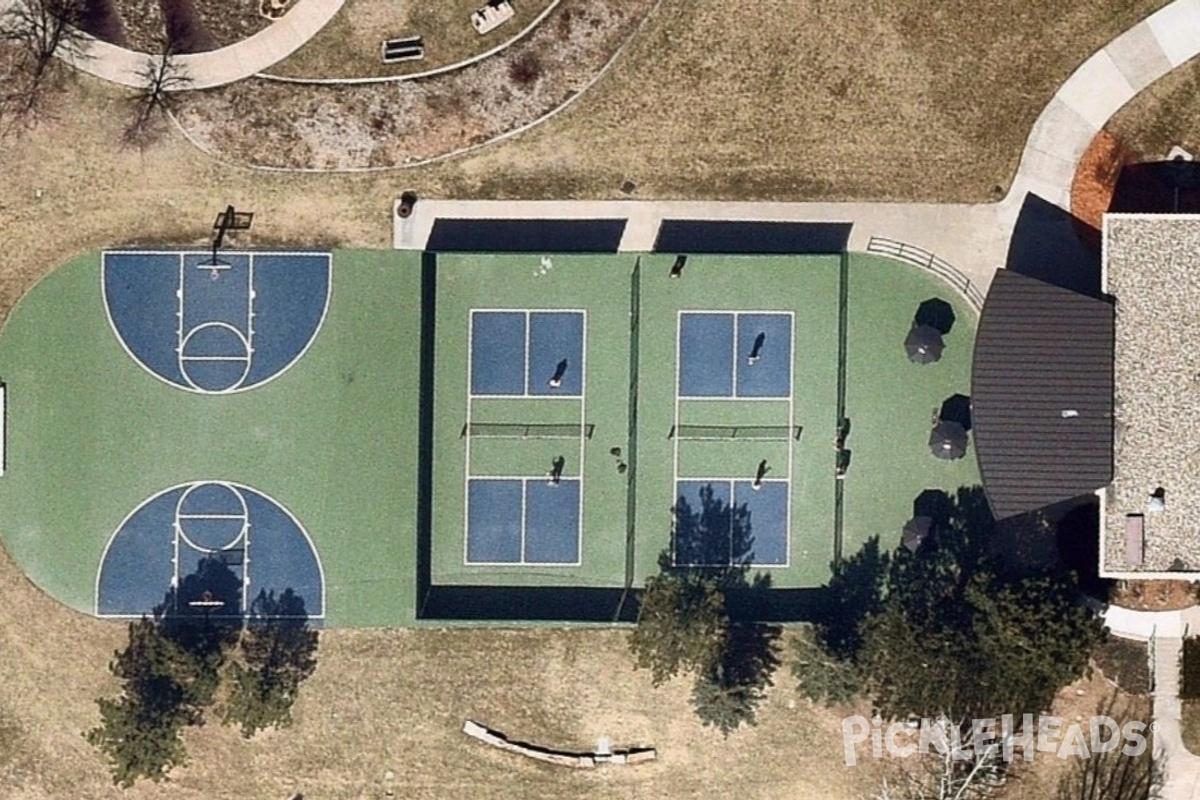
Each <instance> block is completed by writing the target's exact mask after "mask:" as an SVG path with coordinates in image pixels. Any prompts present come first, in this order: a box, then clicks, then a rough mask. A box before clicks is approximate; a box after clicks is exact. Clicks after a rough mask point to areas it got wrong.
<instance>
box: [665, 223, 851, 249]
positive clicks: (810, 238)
mask: <svg viewBox="0 0 1200 800" xmlns="http://www.w3.org/2000/svg"><path fill="white" fill-rule="evenodd" d="M852 227H853V223H851V222H720V221H712V220H663V223H662V226H661V227H659V229H658V238H657V239H656V240H655V242H654V250H655V252H658V253H712V254H716V255H726V254H728V255H732V254H737V253H749V254H777V255H828V254H831V253H842V252H845V250H846V244H847V242H849V240H850V229H851V228H852Z"/></svg>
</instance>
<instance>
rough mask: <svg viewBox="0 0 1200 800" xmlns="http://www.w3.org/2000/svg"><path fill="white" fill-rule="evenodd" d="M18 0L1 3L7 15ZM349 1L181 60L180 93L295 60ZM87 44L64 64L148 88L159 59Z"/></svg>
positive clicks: (306, 10)
mask: <svg viewBox="0 0 1200 800" xmlns="http://www.w3.org/2000/svg"><path fill="white" fill-rule="evenodd" d="M16 2H18V0H0V12H3V11H4V10H6V9H7V8H9V7H10V6H12V5H13V4H14V3H16ZM345 2H346V0H296V4H295V5H294V6H292V8H291V9H290V10H289V11H288V12H287V13H286V14H284V15H283V17H282V18H281V19H279V20H278V21H277V22H274V23H272V24H271V25H270V26H268V27H266V28H264V29H263V30H261V31H259V32H258V33H256V34H254V35H253V36H250V37H248V38H246V39H242V40H241V41H240V42H235V43H234V44H231V45H229V46H228V47H222V48H221V49H220V50H211V51H209V52H206V53H188V54H186V55H180V56H176V58H175V60H176V62H178V64H179V65H180V67H181V69H182V72H183V74H184V75H186V76H187V77H188V78H189V79H190V83H188V85H187V86H185V87H180V88H181V89H188V90H190V89H211V88H213V87H215V86H223V85H225V84H227V83H233V82H234V81H240V80H242V79H243V78H248V77H250V76H251V75H254V74H256V73H258V72H261V71H262V70H264V69H267V68H268V67H270V66H271V65H272V64H275V63H277V62H279V61H282V60H283V59H285V58H287V57H288V56H290V55H291V54H292V53H294V52H295V51H296V50H299V49H300V47H301V46H302V45H303V44H304V43H305V42H307V41H308V40H309V39H311V38H312V37H313V36H315V35H316V33H317V31H319V30H321V28H324V27H325V25H326V24H327V23H328V22H329V20H331V19H333V16H334V15H335V14H337V12H338V11H340V10H341V8H342V5H343V4H344V3H345ZM84 38H85V41H86V44H85V45H84V46H83V47H82V48H81V49H80V51H79V52H78V53H64V54H63V55H62V59H63V60H64V61H66V62H67V63H68V64H70V65H71V66H72V67H74V68H75V69H77V70H79V71H80V72H86V73H88V74H89V75H93V76H95V77H97V78H102V79H104V80H106V81H111V82H112V83H119V84H122V85H123V86H130V87H141V86H144V85H145V84H146V79H145V76H144V75H143V73H144V72H145V71H146V65H147V63H148V62H151V61H152V60H154V59H155V58H156V57H155V56H152V55H150V54H148V53H139V52H137V51H135V50H127V49H125V48H124V47H117V46H116V45H115V44H109V43H108V42H103V41H100V40H99V39H95V38H93V37H91V36H85V37H84Z"/></svg>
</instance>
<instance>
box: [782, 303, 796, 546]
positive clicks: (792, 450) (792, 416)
mask: <svg viewBox="0 0 1200 800" xmlns="http://www.w3.org/2000/svg"><path fill="white" fill-rule="evenodd" d="M788 327H789V328H790V333H791V341H790V342H788V360H789V361H790V363H789V364H788V398H787V399H788V456H787V457H788V464H787V468H788V469H787V480H788V487H787V502H786V503H785V504H784V505H785V506H786V508H785V509H784V518H783V519H784V525H783V547H784V550H783V564H782V565H781V566H785V567H788V566H791V564H792V503H793V502H795V497H794V493H793V492H792V476H793V475H795V474H796V436H795V432H796V315H795V314H794V313H793V314H792V315H791V317H790V318H789V320H788Z"/></svg>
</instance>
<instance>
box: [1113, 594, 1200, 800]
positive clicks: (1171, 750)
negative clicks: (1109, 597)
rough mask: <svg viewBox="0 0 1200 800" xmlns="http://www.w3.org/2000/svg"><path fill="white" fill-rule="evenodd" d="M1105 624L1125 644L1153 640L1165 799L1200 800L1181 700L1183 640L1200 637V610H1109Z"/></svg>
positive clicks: (1199, 761) (1198, 768)
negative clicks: (1185, 741)
mask: <svg viewBox="0 0 1200 800" xmlns="http://www.w3.org/2000/svg"><path fill="white" fill-rule="evenodd" d="M1103 616H1104V624H1105V625H1106V626H1107V627H1108V630H1109V632H1110V633H1112V634H1113V635H1114V636H1118V637H1121V638H1123V639H1134V640H1137V641H1141V642H1146V641H1152V642H1153V648H1154V650H1153V652H1152V653H1151V656H1152V657H1153V664H1154V721H1155V722H1156V723H1158V730H1157V731H1156V732H1155V734H1154V747H1155V752H1156V753H1157V754H1159V755H1160V756H1162V757H1163V759H1162V760H1163V764H1164V773H1165V778H1166V780H1165V784H1164V786H1163V790H1162V795H1161V796H1162V799H1163V800H1200V756H1195V755H1193V754H1192V753H1191V752H1189V751H1188V749H1187V748H1186V747H1184V746H1183V736H1182V733H1181V723H1182V718H1183V704H1182V702H1181V701H1180V699H1179V660H1180V656H1181V655H1182V652H1183V638H1184V637H1185V636H1188V635H1190V633H1192V632H1194V633H1197V634H1200V606H1192V607H1191V608H1185V609H1183V610H1182V611H1134V610H1132V609H1128V608H1120V607H1119V606H1109V607H1108V608H1107V609H1105V611H1104V613H1103Z"/></svg>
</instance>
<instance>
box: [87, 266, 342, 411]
mask: <svg viewBox="0 0 1200 800" xmlns="http://www.w3.org/2000/svg"><path fill="white" fill-rule="evenodd" d="M146 255H154V256H178V257H179V270H180V276H179V281H178V283H177V284H176V297H177V299H178V309H177V311H176V318H177V322H178V324H177V326H176V332H175V340H176V353H178V349H179V343H180V342H182V340H183V298H182V295H181V292H182V289H181V287H182V286H183V271H184V262H185V259H186V258H187V257H188V256H211V253H210V252H209V251H202V250H128V249H127V250H105V251H103V252H102V253H101V258H100V296H101V298H102V300H103V301H104V315H105V317H106V318H107V319H108V325H109V328H111V329H112V332H113V336H115V337H116V339H117V341H118V342H119V343H120V345H121V349H122V350H124V351H125V354H126V355H128V356H129V358H130V359H132V360H133V362H134V363H135V364H137V365H138V366H140V367H141V368H142V369H143V370H145V371H146V372H147V373H149V374H150V375H152V376H153V377H154V378H156V379H157V380H159V381H161V382H163V383H165V384H166V385H167V386H171V387H174V388H176V389H182V390H184V391H190V392H196V393H197V394H214V395H220V394H235V393H237V392H244V391H249V390H251V389H257V388H258V387H260V386H266V385H267V384H268V383H270V382H272V381H274V380H275V379H276V378H278V377H280V376H281V375H283V374H284V373H285V372H287V371H288V370H290V369H291V368H292V367H293V366H295V364H296V363H297V362H298V361H300V359H302V358H303V357H304V356H305V354H306V353H308V350H309V348H311V347H312V345H313V342H315V341H316V340H317V337H318V336H319V335H320V333H321V331H322V329H323V328H324V327H325V320H326V319H327V318H328V316H329V306H330V304H331V303H332V302H333V254H332V253H329V252H320V251H312V250H310V251H303V250H272V251H262V252H259V251H251V250H238V251H232V250H231V251H227V252H226V255H229V256H239V257H240V256H247V257H249V258H251V259H253V258H254V256H255V255H258V256H264V257H266V256H270V257H283V258H288V257H292V258H300V257H303V258H324V259H325V275H326V291H325V303H324V306H323V307H322V309H321V316H320V318H319V319H318V320H317V324H316V326H315V327H314V328H313V331H312V335H311V336H310V337H309V338H308V341H307V342H305V343H304V346H303V347H302V348H300V352H298V353H297V354H296V356H295V357H294V358H293V359H292V360H291V361H289V362H288V363H287V364H285V365H284V366H283V367H282V368H280V369H279V370H277V371H276V372H274V373H272V374H271V375H269V376H267V377H266V378H264V379H263V380H260V381H258V382H257V383H254V384H252V385H250V386H244V385H239V386H235V387H232V388H229V389H222V390H220V391H215V392H214V391H207V390H204V389H199V388H194V387H191V386H188V385H187V384H186V383H182V384H181V383H177V382H175V381H172V380H168V379H167V378H166V377H164V376H162V375H160V374H158V373H157V372H155V371H154V370H153V369H151V368H150V367H149V365H147V364H146V363H145V362H143V361H142V360H141V359H140V358H138V356H137V355H136V354H135V353H134V352H133V350H132V348H130V346H129V343H128V342H126V341H125V338H124V337H123V336H122V335H121V330H120V328H119V327H118V326H117V321H116V320H115V319H114V318H113V315H112V307H111V306H110V304H109V302H108V286H107V285H106V281H105V275H106V274H107V261H108V257H109V256H118V257H119V256H146ZM251 292H252V295H253V296H252V298H251V301H252V302H253V299H254V296H257V293H255V292H254V290H253V287H251ZM247 372H248V371H247ZM185 380H186V379H185Z"/></svg>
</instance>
